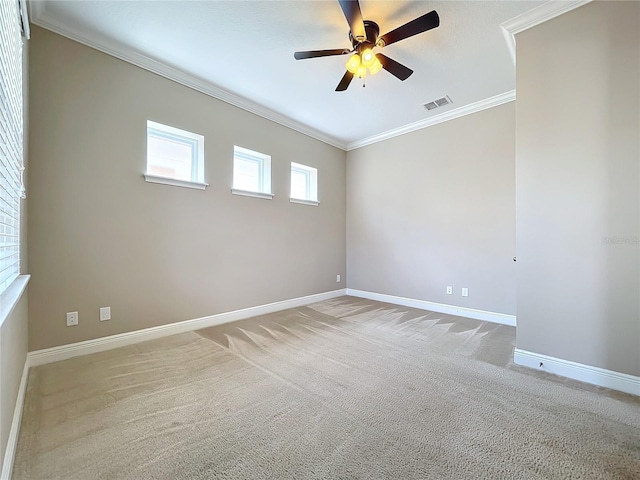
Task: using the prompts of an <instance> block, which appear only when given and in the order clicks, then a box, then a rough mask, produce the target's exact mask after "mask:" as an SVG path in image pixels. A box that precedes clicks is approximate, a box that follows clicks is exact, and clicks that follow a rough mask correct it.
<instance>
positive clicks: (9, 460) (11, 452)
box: [0, 357, 29, 480]
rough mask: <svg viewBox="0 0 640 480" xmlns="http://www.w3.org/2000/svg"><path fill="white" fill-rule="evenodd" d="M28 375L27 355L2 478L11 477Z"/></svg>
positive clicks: (6, 479)
mask: <svg viewBox="0 0 640 480" xmlns="http://www.w3.org/2000/svg"><path fill="white" fill-rule="evenodd" d="M28 377H29V358H28V357H27V358H26V359H25V362H24V368H23V369H22V378H21V379H20V387H19V388H18V396H17V397H16V407H15V408H14V409H13V419H12V420H11V430H9V438H8V439H7V448H6V449H5V451H4V457H3V459H4V460H3V462H2V473H0V479H2V480H9V479H10V478H11V471H12V470H13V460H14V458H15V455H16V447H17V446H18V434H19V433H20V423H21V422H22V408H23V407H24V396H25V394H26V393H27V378H28Z"/></svg>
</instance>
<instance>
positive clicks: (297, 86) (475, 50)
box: [32, 0, 543, 145]
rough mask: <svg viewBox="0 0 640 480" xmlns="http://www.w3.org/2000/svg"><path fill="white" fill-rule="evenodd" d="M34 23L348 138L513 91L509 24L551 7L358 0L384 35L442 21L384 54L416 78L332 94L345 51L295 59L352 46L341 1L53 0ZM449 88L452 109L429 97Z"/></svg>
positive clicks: (375, 81) (381, 76) (371, 82)
mask: <svg viewBox="0 0 640 480" xmlns="http://www.w3.org/2000/svg"><path fill="white" fill-rule="evenodd" d="M36 3H37V4H38V5H37V8H33V5H32V16H34V17H35V23H38V24H41V25H43V26H45V27H48V28H51V29H53V30H56V31H58V32H60V33H63V34H71V35H69V36H72V37H73V38H76V39H80V40H86V43H88V44H91V45H93V46H98V47H100V46H108V48H107V50H109V49H111V50H116V51H130V52H136V53H137V54H142V55H144V56H146V57H149V58H151V59H154V60H157V61H160V62H162V63H164V64H166V65H169V66H171V67H174V68H176V69H178V70H179V71H181V72H184V73H187V74H189V75H192V76H193V77H196V78H197V79H199V80H203V81H205V82H208V83H210V84H212V85H213V86H215V87H217V88H219V89H222V90H226V91H228V92H231V93H232V94H235V95H237V96H239V97H242V98H244V99H247V100H249V101H250V102H251V103H254V104H257V105H259V106H261V107H264V108H266V109H268V110H270V111H273V112H276V113H277V114H280V115H283V116H285V117H287V118H288V119H291V120H292V121H294V122H296V123H299V124H302V125H305V126H307V127H310V129H311V130H315V131H318V132H320V133H321V134H323V135H325V136H326V137H328V138H330V139H331V140H333V141H334V143H336V144H341V145H349V144H353V143H354V142H358V141H362V140H363V139H367V138H369V137H372V136H375V135H379V134H381V133H383V132H387V131H390V130H394V129H398V128H400V127H403V126H405V125H407V124H411V123H414V122H419V121H421V120H424V119H426V118H428V117H430V116H433V115H437V114H441V113H443V112H445V111H447V110H452V109H455V108H459V107H464V106H466V105H469V104H473V103H475V102H478V101H481V100H484V99H486V98H488V97H492V96H495V95H499V94H503V93H505V92H509V91H511V90H513V89H515V66H514V61H513V57H512V55H511V52H510V50H509V46H508V43H507V41H506V40H505V36H504V33H503V30H502V29H501V28H500V24H501V23H502V22H504V21H507V20H510V19H512V18H514V17H516V16H518V15H519V14H522V13H524V12H527V11H529V10H531V9H532V8H534V7H536V6H538V5H540V4H541V3H543V2H531V1H472V2H457V1H444V2H443V1H440V2H430V1H372V0H361V2H360V4H361V7H362V13H363V17H364V18H365V19H368V20H373V21H375V22H377V23H378V24H379V25H380V30H381V32H380V33H381V34H383V33H386V32H388V31H390V30H392V29H394V28H396V27H398V26H400V25H402V24H404V23H405V22H408V21H410V20H412V19H414V18H415V17H418V16H420V15H422V14H424V13H427V12H429V11H431V10H434V9H435V10H436V11H437V12H438V14H439V15H440V27H438V28H436V29H434V30H431V31H428V32H426V33H423V34H421V35H418V36H415V37H412V38H409V39H406V40H403V41H401V42H398V43H396V44H393V45H390V46H388V47H386V48H384V49H383V51H384V53H385V55H387V56H389V57H391V58H393V59H395V60H397V61H399V62H401V63H403V64H405V65H407V66H408V67H410V68H411V69H413V70H414V71H415V73H414V74H413V75H412V76H411V77H410V78H409V79H408V80H406V81H405V82H401V81H399V80H398V79H396V78H395V77H393V76H391V75H390V74H389V73H387V72H385V71H382V72H380V73H378V74H377V75H375V76H373V77H370V78H367V81H366V88H363V87H362V81H360V80H358V79H357V78H355V79H354V80H353V82H352V83H351V86H350V87H349V89H348V90H347V91H345V92H335V91H334V89H335V87H336V85H337V84H338V82H339V81H340V78H341V77H342V75H343V74H344V72H345V63H346V60H347V59H348V56H347V55H345V56H337V57H326V58H317V59H308V60H299V61H297V60H295V59H294V58H293V52H294V51H296V50H315V49H333V48H343V47H350V42H349V38H348V32H349V28H348V26H347V23H346V20H345V18H344V16H343V14H342V10H341V9H340V6H339V4H338V2H337V1H333V0H326V1H206V2H198V1H97V2H94V1H82V2H79V1H48V2H36ZM444 95H449V97H451V99H452V100H453V104H451V105H447V106H445V107H442V108H439V109H436V110H433V111H431V112H428V111H427V110H425V109H424V108H423V107H422V104H424V103H426V102H428V101H431V100H434V99H436V98H440V97H443V96H444Z"/></svg>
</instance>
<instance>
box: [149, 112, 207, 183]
mask: <svg viewBox="0 0 640 480" xmlns="http://www.w3.org/2000/svg"><path fill="white" fill-rule="evenodd" d="M149 128H152V129H155V130H160V131H162V132H166V133H168V134H170V135H175V136H177V137H183V138H188V139H190V140H193V141H194V142H196V145H197V152H196V153H197V156H196V162H197V165H196V171H197V172H198V177H199V179H202V181H196V180H179V179H177V178H171V177H163V176H160V175H152V174H150V173H145V174H144V179H145V180H146V181H147V182H150V183H159V184H163V185H172V186H174V187H185V188H194V189H196V190H204V189H206V188H207V187H208V186H209V184H208V183H205V182H204V136H203V135H200V134H198V133H193V132H189V131H187V130H181V129H179V128H176V127H172V126H170V125H164V124H162V123H157V122H154V121H152V120H147V132H148V129H149ZM147 135H148V133H147ZM147 155H148V154H147ZM145 168H149V165H148V158H147V164H146V166H145Z"/></svg>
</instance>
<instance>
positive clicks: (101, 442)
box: [13, 297, 640, 480]
mask: <svg viewBox="0 0 640 480" xmlns="http://www.w3.org/2000/svg"><path fill="white" fill-rule="evenodd" d="M513 342H514V329H513V328H511V327H505V326H499V325H494V324H489V323H483V322H477V321H473V320H468V319H463V318H459V317H451V316H447V315H442V314H435V313H429V312H424V311H420V310H414V309H409V308H405V307H395V306H392V305H388V304H383V303H378V302H372V301H368V300H362V299H356V298H351V297H341V298H338V299H334V300H330V301H326V302H321V303H316V304H314V305H310V306H308V307H303V308H297V309H292V310H287V311H284V312H280V313H278V314H273V315H266V316H262V317H257V318H254V319H251V320H247V321H242V322H237V323H234V324H229V325H225V326H221V327H214V328H210V329H206V330H202V331H199V332H194V333H186V334H181V335H175V336H173V337H168V338H165V339H161V340H156V341H151V342H146V343H143V344H139V345H135V346H131V347H124V348H120V349H117V350H112V351H109V352H103V353H98V354H94V355H90V356H85V357H79V358H75V359H71V360H67V361H64V362H59V363H57V364H51V365H44V366H41V367H37V368H34V369H32V371H31V374H30V377H29V382H28V390H27V398H26V403H25V409H24V416H23V422H22V428H21V431H20V438H19V443H18V451H17V456H16V460H15V466H14V472H13V478H14V479H16V480H21V479H65V480H66V479H68V480H71V479H78V480H90V479H139V480H145V479H249V478H250V479H527V480H529V479H628V480H631V479H635V480H637V479H640V401H639V400H638V399H637V398H636V397H632V396H627V395H622V394H613V393H611V392H608V391H603V390H598V389H596V388H594V387H588V386H584V385H582V384H579V383H578V382H567V381H562V380H559V379H556V378H552V377H551V376H542V375H540V374H536V373H530V372H529V371H528V370H525V369H521V368H519V367H515V366H513V365H512V364H511V363H510V358H511V355H512V350H513Z"/></svg>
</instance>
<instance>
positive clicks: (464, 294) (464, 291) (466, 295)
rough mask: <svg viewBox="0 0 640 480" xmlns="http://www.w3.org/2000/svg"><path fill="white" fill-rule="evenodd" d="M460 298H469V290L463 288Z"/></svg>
mask: <svg viewBox="0 0 640 480" xmlns="http://www.w3.org/2000/svg"><path fill="white" fill-rule="evenodd" d="M462 296H463V297H468V296H469V289H468V288H463V289H462Z"/></svg>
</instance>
